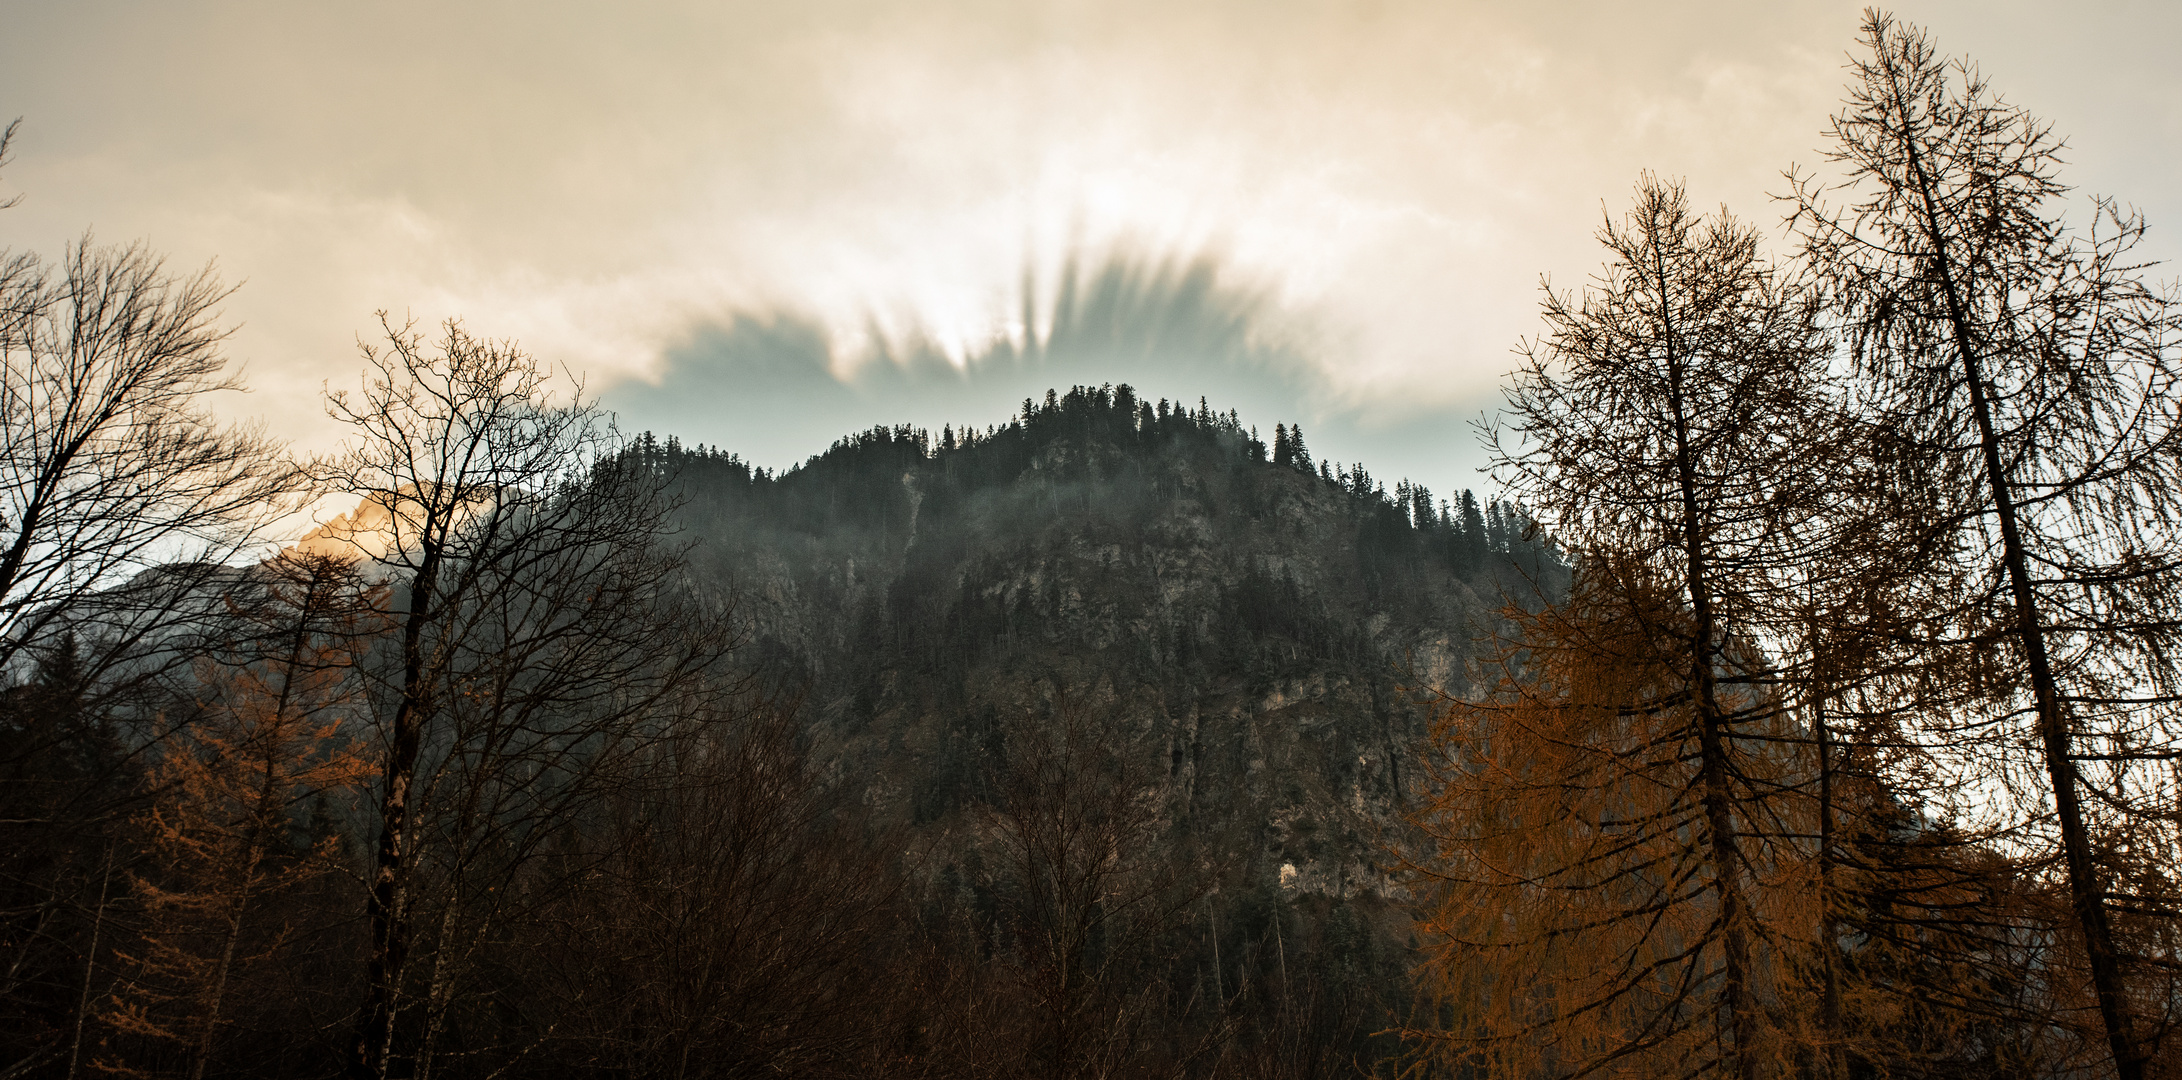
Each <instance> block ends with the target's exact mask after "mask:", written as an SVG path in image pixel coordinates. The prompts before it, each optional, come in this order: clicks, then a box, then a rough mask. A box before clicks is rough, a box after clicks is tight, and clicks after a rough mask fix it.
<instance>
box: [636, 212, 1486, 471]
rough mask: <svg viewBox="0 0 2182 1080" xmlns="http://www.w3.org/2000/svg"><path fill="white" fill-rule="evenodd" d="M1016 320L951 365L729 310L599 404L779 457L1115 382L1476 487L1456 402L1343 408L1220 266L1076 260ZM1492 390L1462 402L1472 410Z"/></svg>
mask: <svg viewBox="0 0 2182 1080" xmlns="http://www.w3.org/2000/svg"><path fill="white" fill-rule="evenodd" d="M1020 281H1021V287H1020V290H1019V292H1018V294H1017V296H1016V297H1015V301H1016V302H1015V304H1014V305H1013V310H1014V312H1015V318H1014V319H1013V321H1012V322H1010V323H1009V324H1008V325H1006V326H1005V327H1003V328H1001V329H999V330H998V331H996V332H995V333H994V334H993V335H992V336H990V337H989V338H987V339H986V340H984V341H983V342H981V343H978V344H977V346H976V347H975V348H973V349H972V350H970V351H968V352H966V353H963V354H960V355H950V354H949V352H948V351H947V349H946V348H945V347H944V346H943V345H942V344H941V343H940V342H939V341H937V340H935V339H934V338H933V336H932V335H930V334H929V333H927V332H925V331H924V330H923V329H922V328H917V327H911V328H909V329H907V330H906V331H902V332H896V333H891V334H890V333H887V332H885V331H883V330H881V329H879V328H878V327H876V326H873V325H868V324H867V326H866V328H865V329H864V330H863V331H862V332H861V333H857V334H854V335H848V336H847V337H846V339H844V337H843V336H842V335H838V334H835V333H833V332H831V331H829V329H828V327H827V325H826V324H825V322H824V321H822V320H820V319H817V318H815V317H812V316H810V315H805V314H796V313H793V312H788V311H781V310H774V311H765V312H736V313H733V314H730V315H727V316H724V317H719V318H712V319H706V320H702V321H699V322H697V323H695V324H693V325H691V326H690V327H689V328H688V329H687V330H686V331H685V333H684V334H683V335H682V336H681V337H680V338H678V339H677V340H676V341H675V342H674V343H673V344H671V345H670V346H668V348H667V349H666V352H665V355H666V363H665V365H664V367H663V370H662V371H661V372H660V374H659V375H658V377H657V378H656V379H642V378H633V377H632V378H628V379H625V380H623V381H621V382H618V383H615V384H613V385H611V386H609V387H608V388H606V390H605V391H604V395H603V400H604V401H605V402H606V404H607V405H608V406H609V407H611V408H613V409H615V410H616V411H617V412H618V413H619V414H620V415H621V417H622V420H623V424H624V426H625V427H629V428H632V429H634V428H642V429H647V430H653V431H655V432H658V433H661V434H673V435H676V436H678V437H680V438H682V439H683V440H684V441H686V442H701V443H707V444H711V445H716V446H722V447H725V448H728V449H732V450H735V451H737V452H740V453H742V454H743V455H744V456H745V457H748V458H750V459H752V460H754V461H756V462H758V463H760V464H764V465H769V466H772V467H774V468H783V467H786V466H789V465H793V464H795V463H797V462H798V461H800V460H802V459H803V458H805V457H807V456H809V455H810V454H813V453H816V452H818V451H820V450H822V449H824V448H825V447H826V446H827V445H829V444H830V443H831V442H832V441H833V440H834V439H836V438H839V437H841V436H842V435H844V434H847V433H848V432H850V431H852V430H860V429H863V428H866V427H870V426H873V425H880V424H885V425H893V424H903V423H908V424H916V425H919V426H923V427H927V428H930V429H932V430H934V431H937V430H938V429H939V428H940V427H941V426H942V425H944V424H953V425H955V426H956V427H958V428H959V427H962V426H965V425H968V426H974V427H980V428H981V427H984V426H986V425H989V424H998V423H1004V422H1006V419H1007V418H1008V417H1009V416H1012V415H1015V414H1016V413H1017V412H1018V411H1020V407H1021V402H1022V401H1023V400H1024V399H1026V398H1030V399H1036V398H1041V397H1043V395H1044V393H1045V392H1046V391H1047V390H1048V389H1060V390H1066V389H1067V388H1068V387H1070V386H1073V385H1079V384H1080V385H1092V386H1096V385H1102V384H1117V385H1118V384H1121V383H1127V384H1130V385H1131V386H1134V387H1135V388H1136V389H1137V391H1138V394H1139V395H1140V396H1142V397H1144V398H1146V399H1147V400H1152V399H1157V398H1161V397H1165V398H1169V399H1172V400H1176V401H1182V402H1187V403H1190V404H1192V405H1194V404H1195V402H1196V401H1197V399H1198V398H1200V397H1203V398H1205V399H1206V400H1208V401H1209V402H1210V403H1211V404H1212V405H1213V406H1215V407H1216V408H1218V409H1221V410H1222V411H1225V410H1227V409H1230V408H1232V409H1236V410H1237V411H1238V412H1239V413H1240V414H1241V418H1242V420H1243V422H1244V423H1246V424H1255V425H1256V426H1258V427H1259V428H1261V429H1263V432H1264V433H1265V434H1267V435H1268V437H1269V435H1270V432H1271V429H1272V426H1273V425H1274V424H1275V423H1289V424H1294V423H1302V424H1304V425H1305V428H1306V431H1307V433H1308V434H1309V436H1310V439H1311V445H1312V447H1313V449H1314V450H1315V451H1316V452H1317V453H1318V454H1320V455H1321V456H1326V455H1331V456H1334V457H1336V458H1337V459H1339V460H1343V461H1355V460H1364V461H1368V462H1371V463H1373V467H1374V469H1375V471H1384V470H1385V469H1386V468H1387V466H1386V465H1385V464H1384V463H1386V462H1388V461H1396V462H1401V463H1403V464H1404V465H1405V466H1408V467H1410V468H1411V474H1412V475H1414V476H1415V477H1416V478H1417V479H1419V480H1420V481H1422V482H1425V483H1428V484H1430V485H1432V486H1433V487H1434V488H1435V489H1438V490H1455V489H1459V488H1461V487H1465V486H1480V484H1481V481H1480V479H1479V478H1478V477H1477V476H1476V475H1475V468H1476V466H1477V465H1478V464H1480V463H1481V461H1482V459H1481V457H1480V455H1479V453H1478V452H1477V449H1476V447H1475V444H1474V440H1473V439H1472V438H1471V436H1470V433H1469V432H1468V430H1467V428H1466V427H1465V425H1464V423H1463V420H1464V417H1463V416H1462V415H1461V412H1462V410H1460V409H1459V408H1457V407H1450V406H1448V405H1446V404H1445V403H1440V402H1435V403H1433V406H1432V407H1429V408H1425V409H1416V408H1409V409H1400V408H1393V407H1390V406H1388V405H1386V404H1385V403H1381V402H1371V401H1365V402H1356V401H1349V400H1346V399H1343V398H1342V397H1341V396H1340V395H1338V394H1335V393H1333V392H1332V388H1333V385H1334V383H1333V380H1332V379H1331V378H1330V377H1329V376H1328V374H1327V372H1326V371H1325V369H1324V368H1323V367H1322V366H1320V365H1318V364H1316V363H1313V362H1312V359H1311V357H1312V348H1311V346H1312V341H1311V338H1310V327H1309V325H1308V324H1307V323H1306V322H1304V321H1302V320H1299V319H1298V317H1297V316H1296V315H1295V314H1294V313H1292V312H1288V311H1284V310H1283V309H1281V308H1280V307H1279V306H1278V305H1277V304H1276V303H1275V302H1274V299H1273V295H1272V290H1271V289H1270V288H1269V287H1267V286H1265V285H1263V284H1259V283H1255V282H1253V281H1252V280H1251V279H1250V278H1249V277H1248V276H1247V275H1243V274H1240V273H1237V272H1236V271H1234V270H1233V269H1232V268H1230V267H1228V266H1226V265H1225V264H1224V263H1223V262H1222V260H1221V259H1219V258H1217V257H1214V256H1209V255H1198V256H1189V257H1179V256H1177V257H1155V256H1151V255H1147V254H1145V253H1142V252H1141V251H1135V250H1131V249H1126V248H1124V249H1122V250H1118V251H1113V252H1109V253H1107V254H1105V255H1103V256H1099V257H1091V256H1087V255H1081V254H1079V255H1076V256H1073V257H1070V258H1068V259H1066V260H1064V261H1062V262H1061V263H1060V264H1059V266H1058V267H1057V269H1056V270H1055V271H1054V272H1053V273H1052V274H1051V275H1050V276H1049V277H1044V278H1041V276H1040V274H1039V273H1038V272H1037V270H1036V269H1035V268H1028V269H1026V270H1025V271H1024V272H1023V273H1022V275H1021V278H1020ZM1490 398H1491V394H1490V392H1488V393H1486V394H1484V395H1480V397H1479V398H1477V399H1473V400H1471V401H1469V402H1462V403H1460V404H1462V405H1468V406H1471V410H1472V411H1473V412H1474V411H1475V410H1478V409H1482V408H1483V407H1485V406H1486V404H1487V403H1488V402H1489V400H1490Z"/></svg>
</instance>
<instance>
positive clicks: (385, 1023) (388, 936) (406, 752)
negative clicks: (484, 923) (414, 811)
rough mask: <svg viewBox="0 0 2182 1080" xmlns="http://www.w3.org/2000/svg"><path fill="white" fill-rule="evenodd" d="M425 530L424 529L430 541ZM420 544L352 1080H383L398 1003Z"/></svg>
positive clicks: (419, 741) (419, 738)
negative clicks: (362, 1007)
mask: <svg viewBox="0 0 2182 1080" xmlns="http://www.w3.org/2000/svg"><path fill="white" fill-rule="evenodd" d="M432 525H433V522H432V521H431V520H430V519H427V520H426V522H425V535H426V536H430V535H431V533H430V530H431V528H432ZM436 547H437V545H434V544H431V543H429V542H427V544H426V548H425V551H424V557H423V559H422V561H421V563H420V565H419V567H418V570H417V575H416V577H415V578H414V579H412V581H411V582H410V586H409V612H408V616H407V618H406V619H405V620H404V625H403V627H402V700H401V704H400V705H399V706H397V707H396V708H395V710H394V733H393V734H394V738H393V742H392V745H390V746H389V747H388V749H387V759H386V768H385V771H384V773H383V777H384V784H385V788H384V790H383V791H382V792H381V794H380V799H379V843H378V849H377V859H376V865H375V868H374V870H375V872H374V874H373V876H372V881H371V896H370V899H369V901H368V902H367V906H368V909H369V915H370V919H371V957H370V960H369V962H368V964H367V965H366V971H365V988H364V993H365V995H366V997H365V1002H364V1009H363V1015H362V1017H361V1020H360V1022H359V1026H358V1028H357V1034H356V1042H355V1045H354V1047H353V1048H352V1050H351V1056H350V1069H351V1072H352V1073H353V1075H354V1076H355V1077H356V1080H385V1078H386V1076H387V1073H388V1068H389V1065H390V1059H391V1058H392V1056H393V1053H394V1028H395V1021H396V1016H395V1013H396V1011H397V1006H398V1002H399V999H400V996H401V980H402V969H403V967H404V966H405V965H406V964H407V963H408V960H409V941H410V936H411V931H410V926H409V911H408V906H409V896H408V884H409V883H408V871H409V863H408V856H409V852H408V851H407V850H406V846H405V844H404V840H405V838H406V835H407V831H408V828H409V797H410V789H411V787H412V786H413V785H414V783H415V782H416V774H417V761H418V758H419V757H420V756H421V754H422V752H423V746H424V718H425V715H426V713H427V711H428V706H429V702H428V701H427V698H428V696H429V693H430V691H429V689H428V688H427V687H426V685H425V672H424V629H425V626H426V624H427V622H428V621H429V620H430V619H431V618H433V617H435V616H436V615H437V612H435V611H434V610H432V605H431V598H432V594H433V591H434V589H436V588H437V586H438V576H439V573H438V571H439V553H438V551H437V550H436Z"/></svg>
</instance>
